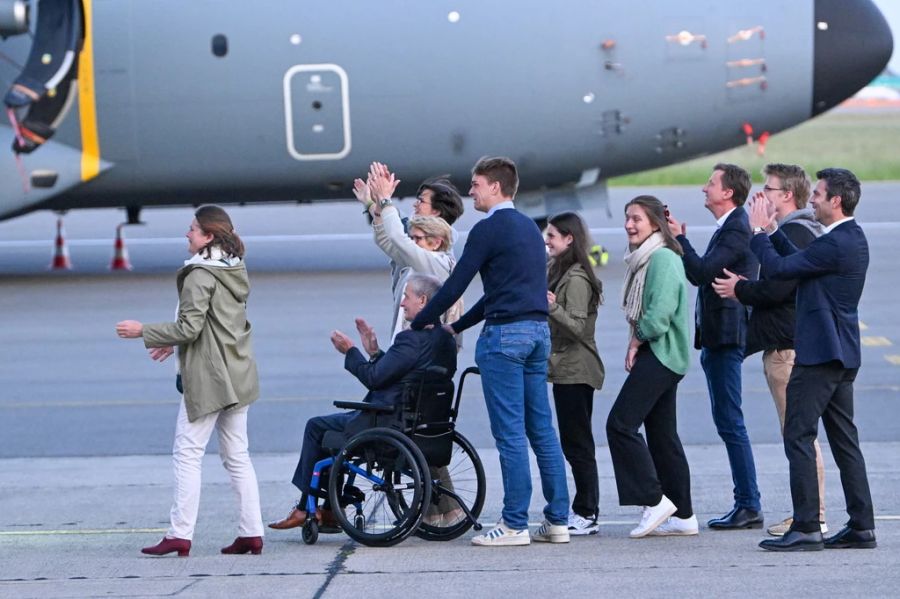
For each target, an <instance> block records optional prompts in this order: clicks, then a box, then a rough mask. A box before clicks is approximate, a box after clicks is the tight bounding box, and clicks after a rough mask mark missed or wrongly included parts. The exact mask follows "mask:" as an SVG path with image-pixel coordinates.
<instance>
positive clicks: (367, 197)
mask: <svg viewBox="0 0 900 599" xmlns="http://www.w3.org/2000/svg"><path fill="white" fill-rule="evenodd" d="M353 195H355V196H356V199H357V200H358V201H359V202H360V203H361V204H362V205H363V206H368V205H369V202H371V201H372V193H371V192H370V191H369V186H368V185H366V182H365V181H363V180H362V179H354V180H353Z"/></svg>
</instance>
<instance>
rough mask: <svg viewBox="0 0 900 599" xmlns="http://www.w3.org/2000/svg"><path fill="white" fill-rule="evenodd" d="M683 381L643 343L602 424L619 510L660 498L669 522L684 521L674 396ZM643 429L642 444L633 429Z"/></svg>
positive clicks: (686, 483) (686, 496)
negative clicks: (665, 501)
mask: <svg viewBox="0 0 900 599" xmlns="http://www.w3.org/2000/svg"><path fill="white" fill-rule="evenodd" d="M682 378H684V377H683V375H680V374H676V373H674V372H672V371H671V370H669V369H668V368H666V367H665V366H663V364H662V363H661V362H660V361H659V360H658V359H657V358H656V356H654V355H653V352H652V351H651V350H650V347H649V346H648V345H647V344H646V343H645V344H643V345H642V346H641V348H640V349H639V350H638V354H637V358H636V359H635V363H634V366H633V367H632V368H631V372H630V373H629V374H628V378H626V379H625V383H624V384H623V385H622V390H621V391H619V396H618V397H617V398H616V402H615V403H614V404H613V407H612V410H610V412H609V417H608V418H607V420H606V438H607V441H608V442H609V453H610V454H611V455H612V463H613V470H614V471H615V474H616V487H617V488H618V491H619V505H656V504H658V503H659V502H660V500H661V499H662V496H663V495H664V494H665V496H666V497H668V498H669V499H670V500H672V503H674V504H675V507H676V508H678V509H677V511H676V512H675V516H676V517H678V518H690V517H691V516H693V515H694V508H693V506H692V505H691V471H690V468H689V467H688V463H687V458H686V457H685V455H684V448H683V447H682V446H681V439H679V437H678V430H677V424H678V422H677V418H676V413H675V412H676V410H675V395H676V391H677V390H678V383H679V381H681V379H682ZM641 424H643V425H644V431H645V432H646V433H647V440H646V442H645V441H644V437H643V436H642V435H641V433H640V431H639V429H640V427H641Z"/></svg>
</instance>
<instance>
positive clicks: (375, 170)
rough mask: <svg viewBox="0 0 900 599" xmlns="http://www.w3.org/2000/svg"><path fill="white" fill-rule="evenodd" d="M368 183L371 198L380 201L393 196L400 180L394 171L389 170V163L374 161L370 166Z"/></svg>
mask: <svg viewBox="0 0 900 599" xmlns="http://www.w3.org/2000/svg"><path fill="white" fill-rule="evenodd" d="M368 185H369V190H370V193H371V198H372V199H373V200H375V201H376V202H378V201H379V200H385V199H388V198H390V197H391V196H393V195H394V191H396V189H397V186H398V185H400V180H399V179H397V178H396V177H395V176H394V173H392V172H391V171H390V170H388V167H387V165H385V164H382V163H380V162H373V163H372V164H371V166H369V178H368Z"/></svg>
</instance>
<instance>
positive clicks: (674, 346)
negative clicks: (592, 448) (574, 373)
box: [606, 196, 698, 538]
mask: <svg viewBox="0 0 900 599" xmlns="http://www.w3.org/2000/svg"><path fill="white" fill-rule="evenodd" d="M666 212H667V211H666V207H665V206H663V204H662V202H660V201H659V200H658V199H656V198H654V197H652V196H638V197H636V198H634V199H633V200H631V201H630V202H629V203H628V204H627V205H626V206H625V233H626V234H627V235H628V253H627V254H625V264H626V272H625V283H624V286H623V288H622V306H623V308H624V310H625V317H626V319H627V321H628V324H629V325H630V329H631V340H630V342H629V343H628V351H627V353H626V355H625V370H627V371H628V373H629V374H628V378H626V379H625V383H624V384H623V385H622V390H621V391H619V396H618V397H617V398H616V402H615V404H613V407H612V410H610V413H609V417H608V419H607V421H606V436H607V441H608V442H609V451H610V454H611V455H612V463H613V470H614V471H615V474H616V486H617V488H618V491H619V504H620V505H638V506H642V507H643V512H642V514H641V521H640V523H639V524H638V526H637V528H635V529H634V530H632V531H631V533H630V536H631V537H632V538H639V537H643V536H646V535H648V534H655V535H682V536H683V535H695V534H697V533H698V526H697V518H696V516H694V512H693V507H692V506H691V474H690V469H689V468H688V463H687V459H686V458H685V455H684V449H683V448H682V446H681V440H680V439H679V438H678V431H677V427H676V410H675V395H676V392H677V390H678V383H679V381H681V379H682V378H683V377H684V375H685V373H687V370H688V362H689V355H690V345H689V341H688V300H687V279H686V278H685V274H684V266H683V265H682V262H681V257H680V256H681V253H682V251H681V246H680V245H679V243H678V242H677V241H676V240H675V238H674V237H672V234H671V233H670V232H669V228H668V226H667V225H666V220H667V217H668V215H667V213H666ZM641 425H643V426H644V430H645V432H646V433H647V440H646V442H645V441H644V438H643V437H642V436H641V434H640V432H639V429H640V427H641Z"/></svg>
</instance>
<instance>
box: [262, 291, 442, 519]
mask: <svg viewBox="0 0 900 599" xmlns="http://www.w3.org/2000/svg"><path fill="white" fill-rule="evenodd" d="M440 288H441V283H440V281H439V280H438V279H437V277H434V276H431V275H423V274H413V275H411V276H410V277H409V278H408V279H407V281H406V290H405V291H404V294H403V300H402V301H401V302H400V306H401V307H402V308H403V317H404V318H405V319H406V320H408V321H410V320H412V319H413V318H415V317H416V316H417V315H418V314H419V312H420V311H421V310H422V308H424V307H425V305H426V304H427V303H428V302H429V301H430V300H431V298H432V297H434V295H435V294H436V293H437V292H438V290H439V289H440ZM433 324H436V325H438V326H434V327H432V328H430V329H424V330H421V331H413V330H406V331H401V332H400V333H398V334H397V336H396V337H395V338H394V343H393V345H391V347H390V348H389V349H388V350H387V351H386V352H384V351H381V350H380V349H379V348H378V342H377V340H376V339H375V336H374V334H373V333H372V329H371V327H369V326H368V324H366V322H365V321H364V320H362V319H359V320H357V329H358V330H359V333H360V337H361V339H362V343H363V348H364V349H365V350H366V352H367V353H368V354H369V356H370V358H368V359H367V358H366V357H365V356H363V354H362V352H360V351H359V349H357V348H356V347H354V345H353V342H352V341H350V338H349V337H347V335H345V334H344V333H341V332H340V331H334V332H333V333H332V335H331V342H332V344H333V345H334V347H335V349H337V350H338V351H339V352H340V353H342V354H344V368H345V369H346V370H347V371H348V372H350V374H352V375H353V376H355V377H356V378H357V379H358V380H359V382H361V383H362V384H363V385H365V387H366V389H368V390H369V392H368V393H367V394H366V397H365V399H363V401H365V402H368V403H373V404H379V405H385V406H395V405H397V404H398V403H399V402H400V401H401V399H402V397H403V388H404V386H405V385H406V383H408V382H412V381H414V380H416V379H417V378H418V377H420V376H421V375H422V374H423V373H424V372H425V369H426V368H428V367H429V366H440V367H442V368H444V369H445V370H446V371H447V376H449V377H452V376H453V374H454V373H455V372H456V341H454V339H453V336H452V335H451V334H450V333H448V332H447V331H445V330H444V329H443V327H441V326H440V322H436V323H433ZM368 418H369V417H368V416H367V415H366V414H365V413H363V412H360V411H356V410H354V411H350V412H340V413H337V414H329V415H327V416H315V417H313V418H310V419H309V420H308V421H307V422H306V430H305V432H304V434H303V448H302V449H301V451H300V460H299V461H298V462H297V468H296V470H295V471H294V477H293V479H292V481H291V482H293V483H294V486H295V487H297V488H298V489H300V492H301V494H302V495H301V498H300V501H298V502H297V504H296V505H295V506H294V508H293V509H292V510H291V512H290V513H289V514H288V516H287V517H286V518H285V519H283V520H280V521H278V522H272V523H270V524H269V528H275V529H278V530H284V529H288V528H296V527H298V526H302V525H303V524H304V523H305V522H306V518H307V513H306V495H307V493H309V483H310V480H311V478H312V473H313V467H314V466H315V464H316V462H318V461H319V460H321V459H324V458H325V457H327V455H328V454H327V452H325V450H324V449H322V439H323V438H324V436H325V433H326V432H328V431H344V430H345V429H348V428H353V429H354V430H356V429H358V428H360V425H363V426H364V425H365V423H364V422H362V423H361V422H360V420H365V419H368ZM321 518H322V520H323V522H327V521H329V520H330V514H327V513H326V514H324V515H323V516H321Z"/></svg>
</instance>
